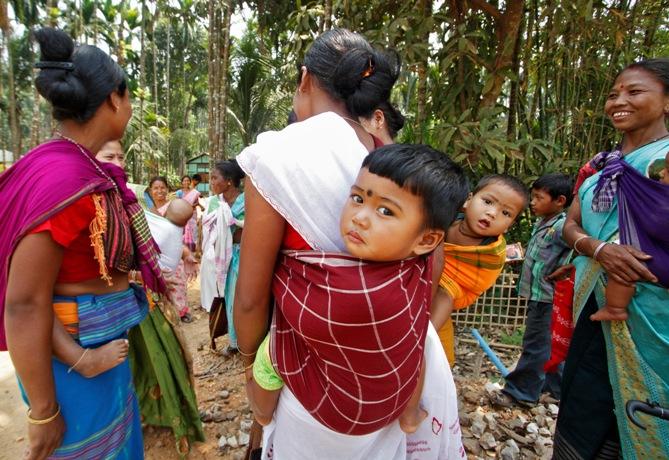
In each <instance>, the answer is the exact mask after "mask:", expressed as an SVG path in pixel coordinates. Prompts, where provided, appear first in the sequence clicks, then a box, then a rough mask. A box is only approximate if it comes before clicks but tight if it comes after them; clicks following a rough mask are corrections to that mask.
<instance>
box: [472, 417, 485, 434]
mask: <svg viewBox="0 0 669 460" xmlns="http://www.w3.org/2000/svg"><path fill="white" fill-rule="evenodd" d="M485 429H486V424H485V422H484V421H483V420H476V421H474V423H472V426H471V429H470V431H471V432H472V434H473V435H474V436H476V437H477V438H478V437H480V436H481V435H482V434H483V433H484V432H485Z"/></svg>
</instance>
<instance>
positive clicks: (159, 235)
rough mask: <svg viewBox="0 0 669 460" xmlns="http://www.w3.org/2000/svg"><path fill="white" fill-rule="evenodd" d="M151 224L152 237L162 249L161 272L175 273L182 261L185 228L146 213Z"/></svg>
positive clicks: (159, 262) (159, 259) (148, 212)
mask: <svg viewBox="0 0 669 460" xmlns="http://www.w3.org/2000/svg"><path fill="white" fill-rule="evenodd" d="M144 215H145V216H146V221H147V222H148V223H149V230H150V231H151V236H152V237H153V239H154V241H155V242H156V244H157V245H158V248H159V249H160V257H159V258H158V265H160V269H161V270H167V271H171V272H173V271H175V270H176V269H177V266H178V265H179V261H180V260H181V252H182V250H183V243H182V240H183V235H184V229H183V227H177V226H176V225H174V224H173V223H172V222H170V221H169V220H167V219H166V218H164V217H162V216H159V215H158V214H155V213H153V212H150V211H144Z"/></svg>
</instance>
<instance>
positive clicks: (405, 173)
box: [362, 144, 469, 230]
mask: <svg viewBox="0 0 669 460" xmlns="http://www.w3.org/2000/svg"><path fill="white" fill-rule="evenodd" d="M362 167H363V168H367V169H368V170H369V172H370V173H372V174H376V175H377V176H381V177H384V178H386V179H390V180H391V181H393V182H394V183H396V184H397V185H398V186H399V187H402V188H405V189H406V190H408V191H409V192H411V193H412V194H414V195H416V196H418V197H420V198H422V199H423V209H424V211H425V217H426V222H425V227H426V228H435V229H442V230H448V227H449V226H450V225H451V223H452V222H453V220H454V219H455V216H456V215H457V213H458V210H459V209H460V208H461V207H462V204H463V203H464V201H465V199H466V198H467V194H468V193H469V182H468V181H467V177H466V176H465V174H464V172H463V170H462V168H461V167H460V166H458V165H457V164H455V163H454V162H453V160H451V159H450V158H449V157H448V156H447V155H446V154H444V153H442V152H439V151H438V150H435V149H433V148H432V147H429V146H427V145H421V144H391V145H386V146H383V147H380V148H378V149H376V150H374V151H373V152H371V153H370V154H369V155H367V157H365V159H364V160H363V162H362Z"/></svg>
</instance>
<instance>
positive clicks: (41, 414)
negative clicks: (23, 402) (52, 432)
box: [28, 399, 60, 420]
mask: <svg viewBox="0 0 669 460" xmlns="http://www.w3.org/2000/svg"><path fill="white" fill-rule="evenodd" d="M59 410H60V406H59V405H58V403H57V402H56V400H55V399H52V400H46V401H37V402H35V403H34V404H31V405H30V409H29V413H28V415H29V417H30V418H33V419H38V420H42V419H47V418H49V417H52V416H53V415H54V414H55V413H56V412H58V411H59Z"/></svg>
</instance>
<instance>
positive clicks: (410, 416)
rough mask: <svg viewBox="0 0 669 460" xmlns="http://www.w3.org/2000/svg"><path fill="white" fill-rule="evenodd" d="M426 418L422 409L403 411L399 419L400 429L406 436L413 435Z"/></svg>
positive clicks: (425, 413) (425, 412)
mask: <svg viewBox="0 0 669 460" xmlns="http://www.w3.org/2000/svg"><path fill="white" fill-rule="evenodd" d="M426 417H427V411H426V410H425V409H423V408H422V407H416V409H415V410H408V409H405V410H404V412H402V415H400V418H399V422H400V428H401V429H402V431H404V432H405V433H407V434H411V433H415V432H416V430H417V429H418V427H419V426H420V424H421V423H422V422H423V420H425V418H426Z"/></svg>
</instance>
